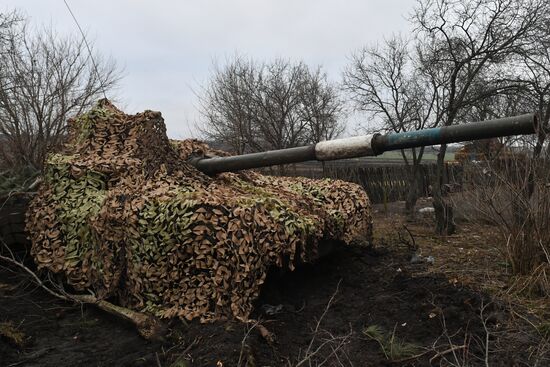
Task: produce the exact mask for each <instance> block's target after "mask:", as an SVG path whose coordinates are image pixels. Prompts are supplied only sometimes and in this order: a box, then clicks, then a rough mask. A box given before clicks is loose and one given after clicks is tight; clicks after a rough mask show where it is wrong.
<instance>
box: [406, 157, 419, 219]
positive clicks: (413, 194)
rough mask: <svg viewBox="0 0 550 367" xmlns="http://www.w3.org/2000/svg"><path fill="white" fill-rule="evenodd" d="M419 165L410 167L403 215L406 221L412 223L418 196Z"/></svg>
mask: <svg viewBox="0 0 550 367" xmlns="http://www.w3.org/2000/svg"><path fill="white" fill-rule="evenodd" d="M420 169H421V167H420V164H414V165H413V166H412V167H411V171H412V172H411V174H410V178H409V192H408V193H407V197H406V199H405V215H406V216H407V220H409V221H412V220H414V218H415V214H416V211H415V207H416V202H417V201H418V197H419V196H420V180H421V176H420Z"/></svg>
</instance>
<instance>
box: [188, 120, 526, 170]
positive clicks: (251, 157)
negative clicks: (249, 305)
mask: <svg viewBox="0 0 550 367" xmlns="http://www.w3.org/2000/svg"><path fill="white" fill-rule="evenodd" d="M536 125H537V117H536V114H524V115H520V116H514V117H506V118H501V119H496V120H488V121H481V122H471V123H467V124H463V125H455V126H446V127H438V128H432V129H424V130H416V131H408V132H401V133H391V134H387V135H382V134H372V135H363V136H355V137H351V138H344V139H336V140H329V141H322V142H320V143H317V144H313V145H308V146H303V147H296V148H288V149H280V150H271V151H267V152H261V153H251V154H244V155H236V156H229V157H195V158H191V159H190V160H189V162H190V163H191V164H192V165H194V166H195V167H196V168H197V169H199V170H200V171H202V172H204V173H207V174H216V173H220V172H234V171H239V170H244V169H251V168H260V167H266V166H272V165H279V164H289V163H299V162H305V161H311V160H317V161H331V160H336V159H345V158H357V157H368V156H376V155H379V154H382V153H384V152H387V151H390V150H399V149H406V148H414V147H422V146H429V145H436V144H444V143H457V142H464V141H471V140H479V139H488V138H497V137H502V136H511V135H525V134H533V133H534V132H535V130H536Z"/></svg>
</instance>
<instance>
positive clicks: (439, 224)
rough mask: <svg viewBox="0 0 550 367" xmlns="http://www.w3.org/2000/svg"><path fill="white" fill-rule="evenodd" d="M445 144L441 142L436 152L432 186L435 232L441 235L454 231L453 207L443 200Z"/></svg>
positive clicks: (444, 193)
mask: <svg viewBox="0 0 550 367" xmlns="http://www.w3.org/2000/svg"><path fill="white" fill-rule="evenodd" d="M446 151H447V145H446V144H441V149H440V150H439V153H438V154H437V167H436V177H435V184H434V186H433V205H434V210H435V232H436V233H437V234H441V235H451V234H453V233H455V230H456V225H455V223H454V216H453V208H452V206H451V205H450V204H449V203H448V202H447V201H446V200H445V198H444V196H446V194H447V193H446V190H445V183H446V180H447V177H446V174H445V152H446Z"/></svg>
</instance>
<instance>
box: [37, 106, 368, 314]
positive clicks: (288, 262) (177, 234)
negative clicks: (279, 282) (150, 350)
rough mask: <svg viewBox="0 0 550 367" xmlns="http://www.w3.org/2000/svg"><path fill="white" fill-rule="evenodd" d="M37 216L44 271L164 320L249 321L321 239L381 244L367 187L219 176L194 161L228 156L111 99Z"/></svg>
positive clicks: (51, 162)
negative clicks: (269, 284)
mask: <svg viewBox="0 0 550 367" xmlns="http://www.w3.org/2000/svg"><path fill="white" fill-rule="evenodd" d="M69 131H70V133H69V141H68V143H67V145H66V147H65V149H64V151H63V152H62V153H60V154H54V155H51V156H50V157H49V158H48V160H47V162H46V168H45V172H44V184H42V186H41V188H40V190H39V193H38V195H37V196H36V197H35V199H34V200H33V201H32V203H31V205H30V209H29V211H28V213H27V229H28V231H29V233H30V234H31V240H32V243H33V246H32V254H33V256H34V258H35V261H36V263H37V264H38V266H39V268H45V269H48V270H49V271H51V272H53V273H61V274H63V275H65V278H66V281H67V282H68V283H69V284H70V285H71V286H72V287H74V288H75V289H76V290H79V291H86V290H91V291H93V292H94V294H96V295H97V296H98V297H100V298H111V299H114V300H116V302H117V303H119V304H121V305H123V306H126V307H130V308H132V309H136V310H140V311H146V312H150V313H153V314H155V315H157V316H160V317H165V318H168V317H176V316H177V317H181V318H185V319H194V318H200V320H201V321H210V320H216V319H221V318H227V317H236V318H239V319H246V318H248V316H249V314H250V312H251V310H252V302H253V301H254V300H255V299H256V298H257V297H258V295H259V292H260V286H261V285H262V283H263V282H264V280H265V277H266V274H267V271H268V269H269V268H270V267H271V266H274V265H275V266H279V267H285V268H290V269H293V268H294V264H295V263H296V262H298V261H301V262H311V261H314V260H315V259H316V258H317V257H318V256H317V250H318V245H319V242H320V241H321V240H337V241H342V242H344V243H347V244H350V243H360V244H364V245H367V244H368V243H369V242H370V238H371V231H372V218H371V213H370V204H369V200H368V198H367V196H366V194H365V193H364V191H363V190H362V189H361V188H360V187H359V186H358V185H355V184H350V183H345V182H342V181H334V180H322V181H315V180H309V179H303V178H273V177H265V176H262V175H260V174H257V173H254V172H245V173H240V174H235V173H224V174H219V175H216V176H215V177H209V176H206V175H204V174H202V173H201V172H199V171H197V170H196V169H195V168H194V167H192V166H191V165H189V164H188V163H186V159H187V158H189V157H190V156H192V155H200V156H204V155H220V154H223V153H220V152H216V151H213V150H210V149H209V148H208V146H207V145H205V144H203V143H200V142H197V141H195V140H187V141H182V142H177V141H170V140H169V139H168V138H167V136H166V128H165V125H164V120H163V119H162V117H161V114H160V113H159V112H153V111H145V112H143V113H139V114H136V115H126V114H124V113H123V112H121V111H119V110H118V109H116V107H114V106H113V105H112V104H110V103H109V102H108V101H107V100H102V101H100V102H99V103H98V105H97V106H96V107H95V108H94V109H92V110H91V111H90V112H88V113H86V114H84V115H82V116H79V117H77V118H75V119H72V120H71V121H69Z"/></svg>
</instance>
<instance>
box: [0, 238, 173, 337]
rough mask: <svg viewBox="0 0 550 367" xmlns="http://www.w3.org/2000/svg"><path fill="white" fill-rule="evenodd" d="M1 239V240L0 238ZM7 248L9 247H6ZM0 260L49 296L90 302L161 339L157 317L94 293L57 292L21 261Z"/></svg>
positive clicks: (163, 327) (162, 329)
mask: <svg viewBox="0 0 550 367" xmlns="http://www.w3.org/2000/svg"><path fill="white" fill-rule="evenodd" d="M0 241H1V240H0ZM8 250H9V249H8ZM0 260H1V261H4V262H6V263H9V264H11V265H14V266H16V267H17V268H19V269H21V270H23V271H24V272H25V273H27V274H28V275H29V276H30V277H31V279H32V281H33V282H34V283H35V284H36V285H38V286H39V287H40V288H42V289H43V290H44V291H46V292H47V293H48V294H50V295H51V296H53V297H55V298H58V299H61V300H63V301H67V302H75V303H80V304H91V305H94V306H96V307H97V308H99V309H100V310H103V311H105V312H107V313H109V314H111V315H114V316H117V317H119V318H121V319H123V320H126V321H129V322H131V323H132V324H134V325H135V327H136V328H137V330H138V332H139V334H140V335H141V336H142V337H144V338H145V339H147V340H161V339H162V338H163V337H164V335H165V333H166V330H167V328H166V325H164V323H163V322H161V321H160V320H159V319H158V318H156V317H155V316H153V315H148V314H144V313H141V312H136V311H133V310H130V309H128V308H124V307H120V306H117V305H114V304H112V303H110V302H107V301H105V300H103V299H98V298H97V297H95V296H94V295H91V294H90V295H86V294H69V293H66V292H65V291H63V290H62V289H60V290H59V292H56V291H54V290H52V289H51V288H50V287H48V286H47V285H46V284H44V282H43V281H42V280H41V279H40V278H39V277H38V276H37V275H36V273H35V272H34V271H32V270H31V269H29V268H28V267H27V266H25V265H24V264H23V263H21V262H19V261H17V260H15V259H13V258H11V257H8V256H3V255H0Z"/></svg>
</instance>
